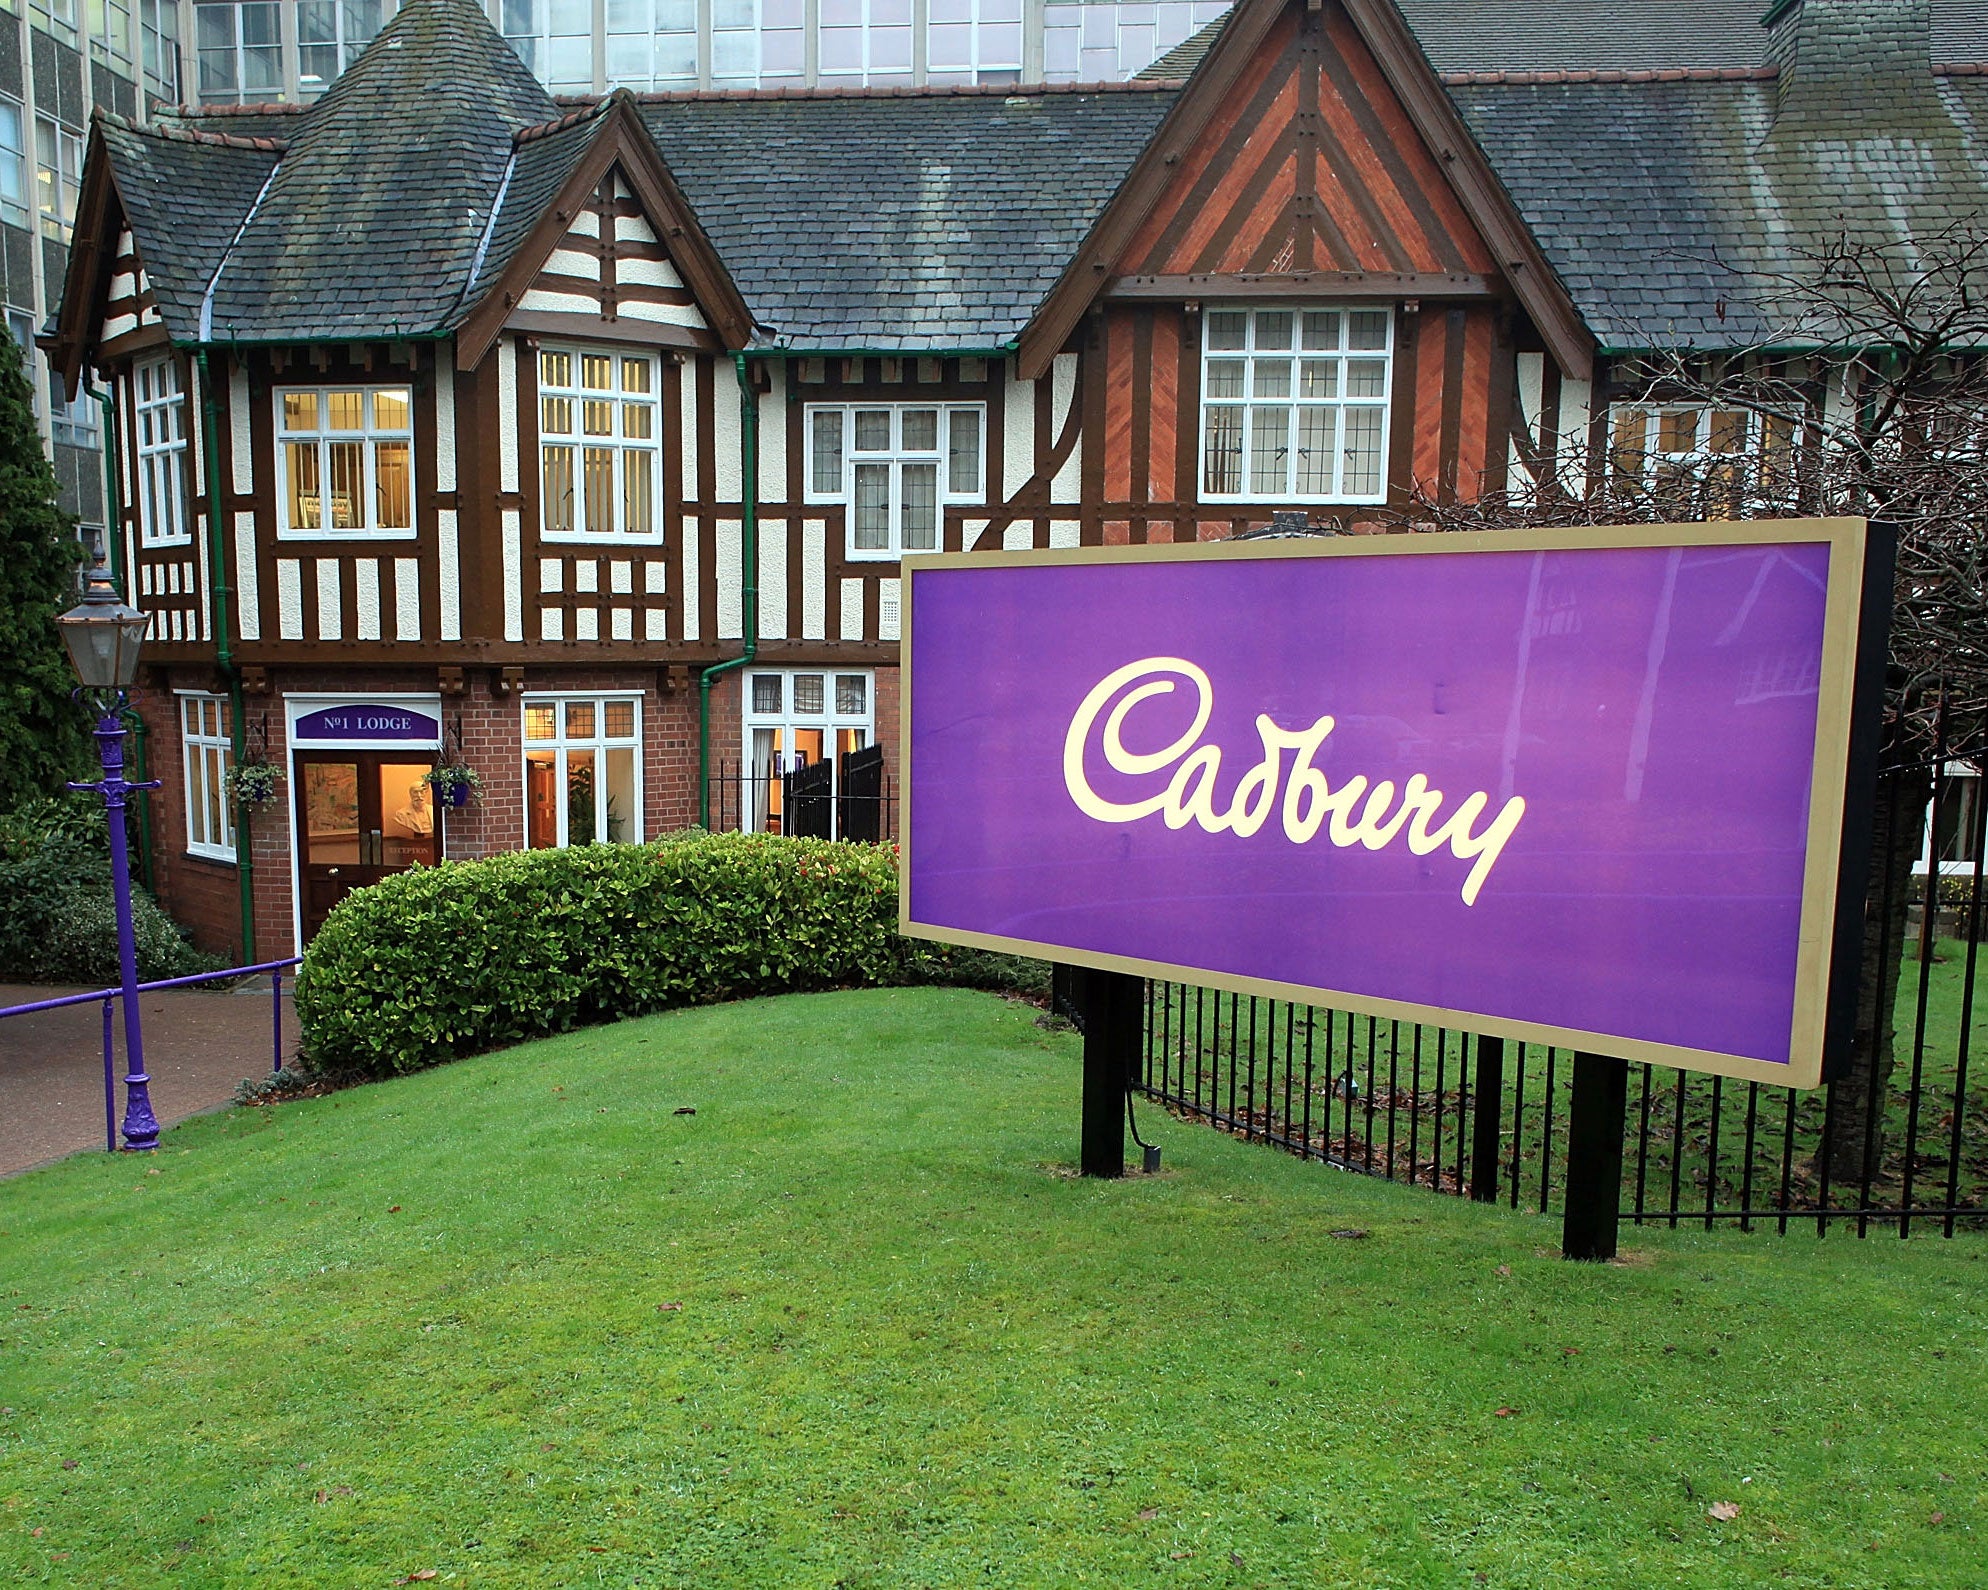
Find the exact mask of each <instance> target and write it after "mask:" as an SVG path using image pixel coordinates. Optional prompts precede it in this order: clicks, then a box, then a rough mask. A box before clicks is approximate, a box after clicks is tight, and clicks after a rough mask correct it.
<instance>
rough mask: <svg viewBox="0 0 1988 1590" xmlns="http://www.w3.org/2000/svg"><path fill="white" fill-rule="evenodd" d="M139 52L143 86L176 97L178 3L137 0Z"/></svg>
mask: <svg viewBox="0 0 1988 1590" xmlns="http://www.w3.org/2000/svg"><path fill="white" fill-rule="evenodd" d="M138 39H139V45H138V48H139V53H140V54H141V55H142V56H143V58H144V59H143V71H144V74H145V85H146V86H147V87H148V88H156V89H157V90H158V92H159V94H160V95H161V96H162V97H163V98H165V99H168V100H176V99H178V98H179V0H138Z"/></svg>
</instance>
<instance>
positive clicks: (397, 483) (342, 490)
mask: <svg viewBox="0 0 1988 1590" xmlns="http://www.w3.org/2000/svg"><path fill="white" fill-rule="evenodd" d="M413 399H414V394H413V391H412V390H411V389H410V388H408V387H404V386H379V387H291V388H289V389H287V390H284V391H281V392H278V393H277V394H276V424H277V432H278V436H277V440H278V442H279V443H280V446H279V447H278V449H277V453H278V458H279V460H280V466H281V472H282V478H281V480H280V481H279V483H278V486H277V504H278V509H279V523H278V534H279V535H281V536H283V537H284V538H286V539H292V540H297V539H313V540H314V539H317V538H320V537H335V536H353V537H357V536H364V537H370V538H374V539H392V540H405V539H412V538H413V535H414V489H413V486H414V481H413V453H414V401H413Z"/></svg>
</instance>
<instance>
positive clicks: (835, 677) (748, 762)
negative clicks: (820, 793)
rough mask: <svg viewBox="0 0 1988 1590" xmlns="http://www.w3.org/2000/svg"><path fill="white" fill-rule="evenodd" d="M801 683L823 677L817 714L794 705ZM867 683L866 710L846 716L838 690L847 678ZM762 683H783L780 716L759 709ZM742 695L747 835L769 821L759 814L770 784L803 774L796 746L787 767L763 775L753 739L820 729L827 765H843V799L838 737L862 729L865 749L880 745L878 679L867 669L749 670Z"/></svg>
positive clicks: (742, 818) (742, 815) (784, 754)
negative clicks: (758, 684) (771, 732)
mask: <svg viewBox="0 0 1988 1590" xmlns="http://www.w3.org/2000/svg"><path fill="white" fill-rule="evenodd" d="M801 678H817V679H820V680H821V682H822V710H821V711H820V712H816V713H809V712H801V711H799V710H798V709H797V708H796V707H795V705H794V699H795V693H796V692H795V681H796V680H797V679H801ZM844 678H849V679H858V678H860V679H861V680H862V681H863V710H862V711H861V712H844V711H841V710H839V706H838V703H839V700H840V693H839V691H838V689H837V685H838V682H839V681H840V680H841V679H844ZM761 679H778V680H779V681H780V707H779V710H777V711H771V712H768V711H761V710H759V709H758V708H756V707H754V705H753V700H754V694H755V686H754V682H755V681H756V680H761ZM739 690H740V701H739V705H740V718H741V720H742V722H741V737H740V761H739V768H740V771H741V774H742V777H741V780H740V782H741V786H742V787H741V789H740V800H739V828H740V830H741V831H742V832H745V833H749V834H751V833H758V832H759V831H760V827H761V825H762V823H763V821H764V816H763V814H762V813H761V812H760V810H759V806H758V800H759V799H760V798H761V796H762V793H763V791H764V789H765V780H766V779H768V778H770V777H773V776H777V775H779V774H783V773H792V772H794V771H796V770H797V767H798V765H799V764H798V763H795V762H793V761H792V760H791V759H793V758H796V757H798V755H799V753H798V752H797V751H795V750H794V749H793V748H792V746H791V743H790V744H789V746H788V748H787V749H785V750H783V751H781V752H780V753H778V754H779V755H780V757H781V758H782V762H781V765H779V766H777V767H776V766H773V765H771V764H770V763H769V765H768V767H767V768H766V769H765V770H764V771H762V770H761V768H760V767H759V766H758V764H757V763H756V761H755V759H754V755H753V735H754V734H755V733H757V732H758V731H760V730H769V729H770V730H774V731H777V732H780V733H782V734H784V735H786V736H787V737H788V739H789V741H790V742H791V737H792V733H793V731H795V730H819V731H821V733H822V736H823V741H824V743H825V744H826V745H827V746H828V747H829V748H830V749H829V751H828V753H827V758H826V759H827V760H828V761H830V762H834V763H838V767H837V772H836V774H835V778H836V789H835V793H836V794H837V795H840V794H841V793H842V790H841V777H842V775H841V771H840V767H839V759H840V753H839V752H838V751H837V750H836V749H835V748H834V747H835V744H836V739H837V736H839V735H840V734H842V733H844V732H846V731H850V730H856V731H859V732H860V733H861V734H862V735H863V745H864V746H865V747H867V746H872V745H875V744H876V743H877V676H876V674H875V673H874V672H873V671H872V670H870V669H867V668H842V667H836V666H832V665H830V666H824V667H821V668H747V669H745V670H743V678H742V682H741V684H740V686H739Z"/></svg>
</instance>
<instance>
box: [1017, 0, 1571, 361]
mask: <svg viewBox="0 0 1988 1590" xmlns="http://www.w3.org/2000/svg"><path fill="white" fill-rule="evenodd" d="M1210 277H1214V278H1218V280H1216V281H1214V282H1210V280H1209V278H1210ZM1224 277H1226V278H1228V280H1227V281H1221V280H1219V278H1224ZM1265 278H1268V280H1265ZM1238 290H1253V291H1256V292H1259V293H1265V292H1267V293H1268V294H1270V295H1271V296H1287V297H1300V296H1326V297H1330V296H1338V295H1342V294H1352V295H1354V296H1368V297H1396V298H1403V299H1407V298H1426V297H1430V296H1438V297H1457V296H1461V297H1486V296H1503V295H1505V294H1507V293H1509V294H1510V295H1511V296H1512V297H1514V298H1516V299H1517V300H1518V302H1519V303H1520V305H1522V306H1523V308H1524V309H1525V311H1526V313H1527V315H1528V316H1529V317H1530V318H1531V320H1532V323H1533V326H1534V327H1535V328H1536V329H1537V331H1538V333H1539V335H1540V337H1541V338H1542V339H1543V340H1544V342H1545V344H1546V347H1547V350H1548V351H1549V352H1550V353H1551V354H1552V355H1553V358H1554V361H1555V363H1556V364H1557V365H1558V366H1559V367H1560V369H1561V370H1562V371H1563V372H1564V373H1566V374H1568V375H1570V376H1573V377H1575V378H1577V379H1583V380H1585V379H1586V378H1587V376H1588V374H1589V372H1590V371H1591V369H1592V366H1593V357H1594V337H1593V334H1592V332H1590V331H1589V329H1588V328H1587V326H1586V325H1585V324H1583V322H1582V320H1581V317H1580V314H1579V312H1578V311H1577V310H1576V309H1575V307H1574V304H1573V301H1572V299H1571V298H1569V296H1568V294H1567V290H1566V288H1565V286H1564V285H1563V284H1562V283H1561V282H1560V280H1559V279H1558V278H1557V277H1556V276H1555V275H1554V273H1553V268H1552V266H1551V265H1549V264H1548V263H1547V260H1546V256H1545V254H1544V253H1543V252H1542V251H1541V249H1540V246H1539V243H1538V241H1537V240H1536V239H1535V238H1534V237H1533V236H1532V234H1531V232H1530V231H1529V230H1528V229H1527V227H1526V224H1525V222H1524V221H1523V220H1522V219H1521V218H1520V216H1519V213H1518V211H1517V209H1516V208H1515V207H1514V205H1513V203H1512V201H1511V198H1510V196H1509V195H1508V194H1507V193H1506V192H1505V190H1504V188H1503V187H1502V186H1501V185H1500V183H1499V181H1498V178H1497V176H1496V175H1495V174H1494V173H1493V171H1492V170H1491V167H1490V164H1489V162H1487V161H1486V159H1485V157H1484V153H1483V151H1482V150H1481V149H1479V148H1478V146H1477V143H1476V141H1475V140H1474V139H1473V138H1472V137H1471V135H1470V131H1469V129H1468V128H1467V127H1466V126H1465V125H1464V122H1463V119H1462V117H1461V116H1460V115H1459V114H1458V113H1457V109H1456V106H1455V105H1454V104H1452V103H1451V101H1450V99H1449V96H1448V94H1447V93H1446V92H1445V91H1444V88H1443V85H1442V83H1441V82H1440V80H1438V78H1437V77H1436V75H1435V73H1434V72H1433V71H1432V70H1431V69H1430V66H1429V62H1428V59H1427V57H1425V56H1424V55H1423V54H1422V51H1421V49H1420V47H1419V46H1418V45H1417V44H1416V42H1415V38H1414V35H1413V34H1411V33H1410V32H1409V31H1408V28H1407V25H1406V24H1405V23H1404V22H1403V21H1402V19H1401V14H1400V12H1399V11H1397V10H1396V9H1395V6H1394V4H1393V0H1238V3H1237V5H1236V7H1235V9H1234V11H1232V12H1231V13H1230V15H1229V17H1228V19H1227V21H1226V22H1225V23H1224V24H1223V26H1222V27H1221V29H1220V30H1219V31H1218V32H1217V33H1216V34H1215V35H1214V37H1213V39H1212V40H1211V42H1210V43H1209V46H1208V53H1207V55H1206V57H1205V58H1204V59H1203V60H1202V62H1201V63H1200V65H1199V66H1197V67H1196V68H1195V69H1194V72H1193V75H1192V76H1191V77H1190V78H1189V79H1188V82H1187V86H1186V87H1185V89H1183V90H1182V92H1181V96H1180V98H1179V100H1178V101H1177V102H1176V103H1175V105H1174V107H1173V109H1172V111H1171V112H1170V113H1169V114H1168V116H1167V118H1166V120H1165V122H1164V123H1163V124H1162V125H1161V127H1160V129H1159V131H1158V132H1157V133H1156V134H1155V135H1154V137H1153V140H1152V142H1151V143H1150V144H1148V145H1147V147H1146V149H1145V151H1144V153H1143V154H1141V156H1140V157H1139V160H1138V162H1137V163H1136V164H1135V165H1134V167H1133V168H1132V170H1131V171H1130V172H1129V173H1128V174H1127V175H1126V177H1125V179H1124V181H1123V182H1122V183H1121V184H1120V186H1119V188H1118V191H1117V193H1116V194H1115V195H1114V196H1113V198H1112V201H1111V203H1110V204H1109V205H1108V206H1107V207H1106V209H1105V212H1104V214H1103V215H1102V216H1100V217H1099V219H1098V221H1097V224H1096V225H1095V226H1093V227H1092V229H1091V231H1090V234H1089V235H1088V236H1087V237H1086V238H1085V239H1084V242H1083V245H1082V246H1081V247H1080V248H1079V249H1078V250H1077V252H1076V254H1075V256H1074V257H1073V258H1072V259H1071V261H1070V263H1069V265H1068V267H1067V268H1066V269H1065V270H1064V272H1063V274H1062V276H1061V277H1060V278H1059V279H1058V281H1057V284H1056V287H1055V289H1054V290H1053V291H1052V292H1051V293H1050V294H1049V296H1048V297H1047V298H1045V299H1044V300H1043V302H1042V304H1041V306H1040V307H1039V308H1038V310H1037V311H1036V313H1035V315H1034V316H1033V317H1032V318H1031V320H1030V322H1029V325H1028V328H1027V330H1026V331H1025V332H1024V333H1023V335H1022V338H1021V343H1020V369H1021V373H1022V374H1023V375H1024V376H1025V377H1031V378H1032V377H1035V376H1038V375H1040V374H1041V372H1042V371H1043V370H1044V369H1046V368H1047V367H1048V363H1049V361H1050V360H1051V359H1052V358H1053V357H1054V356H1055V354H1056V352H1057V351H1058V350H1059V349H1061V348H1062V347H1064V345H1065V344H1066V342H1067V340H1068V339H1069V338H1070V336H1071V335H1072V333H1073V332H1074V331H1075V329H1076V327H1077V324H1078V322H1079V321H1080V320H1081V319H1082V318H1083V316H1084V315H1085V314H1086V312H1088V311H1089V309H1090V308H1091V307H1092V305H1094V304H1095V303H1096V302H1097V301H1098V299H1099V298H1100V296H1102V295H1104V294H1105V293H1106V292H1110V293H1113V294H1114V295H1117V296H1123V297H1141V298H1153V299H1169V300H1172V301H1176V302H1189V301H1193V300H1196V299H1200V298H1202V297H1205V296H1208V295H1209V294H1210V293H1216V294H1218V295H1220V294H1223V293H1225V292H1226V293H1227V294H1228V295H1233V294H1234V293H1235V292H1237V291H1238Z"/></svg>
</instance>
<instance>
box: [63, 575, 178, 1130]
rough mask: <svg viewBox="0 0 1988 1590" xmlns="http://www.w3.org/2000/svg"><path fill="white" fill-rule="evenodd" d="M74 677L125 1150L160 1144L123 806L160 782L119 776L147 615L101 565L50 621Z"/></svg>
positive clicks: (82, 785)
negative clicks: (113, 959) (102, 836)
mask: <svg viewBox="0 0 1988 1590" xmlns="http://www.w3.org/2000/svg"><path fill="white" fill-rule="evenodd" d="M55 625H56V629H57V632H58V633H59V634H60V635H61V636H62V644H63V646H64V648H65V649H66V650H67V651H68V653H69V661H70V664H71V666H73V667H74V668H75V670H76V677H77V678H78V679H80V680H81V681H82V684H81V686H80V687H79V688H78V689H77V691H76V694H77V696H78V698H80V699H81V700H83V701H85V702H87V703H88V705H89V706H90V708H91V710H92V711H94V712H95V713H96V716H97V727H96V737H97V755H98V757H99V758H100V759H101V760H102V762H103V769H104V776H103V777H102V779H100V780H98V781H97V782H96V783H83V784H71V785H70V786H69V787H70V788H71V789H93V790H95V791H97V793H98V794H100V795H102V796H103V798H104V813H105V815H106V817H108V819H109V821H110V867H111V884H112V887H113V889H114V890H115V892H116V899H117V965H118V975H119V977H120V978H121V979H122V984H123V989H124V1064H125V1071H126V1076H125V1078H124V1088H125V1098H124V1146H125V1147H126V1148H128V1149H148V1148H157V1147H158V1146H159V1119H158V1117H157V1116H155V1115H154V1114H153V1113H152V1096H151V1094H150V1092H149V1091H148V1090H147V1084H148V1083H150V1082H151V1080H152V1079H151V1078H150V1077H148V1076H147V1075H146V1074H145V1041H144V1037H143V1035H142V1034H141V1033H140V1031H139V1018H138V952H137V948H136V946H135V945H134V943H133V941H132V932H131V860H130V857H129V856H128V855H127V854H126V851H125V840H124V806H125V801H126V798H127V797H128V796H129V795H130V793H131V792H132V791H133V790H147V789H157V788H158V787H159V780H157V779H152V780H151V781H150V782H148V783H143V784H133V783H128V782H127V781H126V780H125V777H124V724H123V723H122V722H121V721H120V720H119V717H118V714H119V713H120V712H121V711H123V709H124V704H125V700H126V697H125V691H126V690H127V689H128V688H129V687H130V685H131V681H132V679H133V678H134V677H136V675H137V673H138V648H139V647H140V646H141V645H142V644H143V642H144V639H145V625H146V616H145V614H143V613H141V612H139V611H138V609H137V608H135V607H127V606H126V605H125V604H124V603H123V602H122V601H120V600H119V599H118V594H117V590H116V588H115V587H114V586H113V585H112V584H111V578H110V570H109V569H107V568H106V567H105V566H104V565H103V564H102V563H101V562H99V563H98V564H97V566H96V567H95V568H94V569H92V570H91V571H90V583H89V586H88V588H87V589H86V590H85V591H84V593H83V600H82V601H81V603H79V604H78V605H77V606H75V607H72V608H71V609H70V610H69V611H68V612H66V613H64V614H63V615H62V616H61V617H60V618H58V619H57V620H56V621H55Z"/></svg>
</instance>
